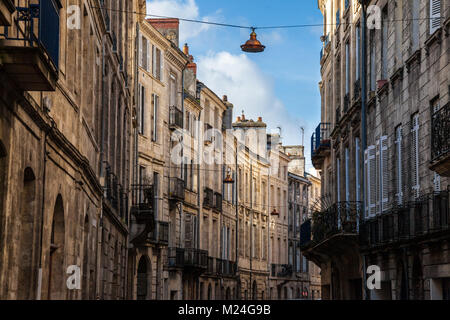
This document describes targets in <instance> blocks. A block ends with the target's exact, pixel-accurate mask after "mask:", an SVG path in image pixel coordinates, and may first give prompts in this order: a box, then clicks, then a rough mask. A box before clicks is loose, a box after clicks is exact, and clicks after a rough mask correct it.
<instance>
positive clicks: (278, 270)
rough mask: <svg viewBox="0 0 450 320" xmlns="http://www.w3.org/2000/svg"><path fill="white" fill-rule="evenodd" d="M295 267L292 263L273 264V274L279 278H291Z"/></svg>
mask: <svg viewBox="0 0 450 320" xmlns="http://www.w3.org/2000/svg"><path fill="white" fill-rule="evenodd" d="M292 272H293V267H292V265H291V264H272V266H271V276H272V277H278V278H290V277H291V276H292Z"/></svg>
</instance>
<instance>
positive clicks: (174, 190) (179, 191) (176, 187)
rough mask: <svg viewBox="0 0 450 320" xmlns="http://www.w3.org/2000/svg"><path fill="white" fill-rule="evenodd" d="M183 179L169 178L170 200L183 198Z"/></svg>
mask: <svg viewBox="0 0 450 320" xmlns="http://www.w3.org/2000/svg"><path fill="white" fill-rule="evenodd" d="M184 185H185V183H184V180H182V179H180V178H170V179H169V198H170V200H184Z"/></svg>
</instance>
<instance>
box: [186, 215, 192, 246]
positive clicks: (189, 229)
mask: <svg viewBox="0 0 450 320" xmlns="http://www.w3.org/2000/svg"><path fill="white" fill-rule="evenodd" d="M184 222H185V223H184V237H185V240H184V244H185V247H186V248H192V216H191V215H190V214H189V213H186V216H185V218H184Z"/></svg>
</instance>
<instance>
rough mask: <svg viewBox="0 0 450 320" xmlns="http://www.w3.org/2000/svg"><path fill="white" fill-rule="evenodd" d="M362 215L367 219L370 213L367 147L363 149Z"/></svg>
mask: <svg viewBox="0 0 450 320" xmlns="http://www.w3.org/2000/svg"><path fill="white" fill-rule="evenodd" d="M363 174H364V184H365V188H364V210H365V212H364V217H365V218H366V219H367V218H369V215H370V214H369V213H370V204H369V197H370V187H369V186H370V183H369V179H370V177H369V149H366V150H364V173H363Z"/></svg>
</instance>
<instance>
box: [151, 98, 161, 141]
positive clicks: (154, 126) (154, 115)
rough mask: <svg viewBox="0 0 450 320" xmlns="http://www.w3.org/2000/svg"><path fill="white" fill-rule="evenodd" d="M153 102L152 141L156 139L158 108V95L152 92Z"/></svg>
mask: <svg viewBox="0 0 450 320" xmlns="http://www.w3.org/2000/svg"><path fill="white" fill-rule="evenodd" d="M153 96H154V103H153V137H152V139H153V141H156V140H157V139H158V109H159V97H158V96H157V95H156V94H154V95H153Z"/></svg>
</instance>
